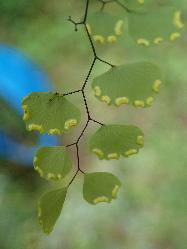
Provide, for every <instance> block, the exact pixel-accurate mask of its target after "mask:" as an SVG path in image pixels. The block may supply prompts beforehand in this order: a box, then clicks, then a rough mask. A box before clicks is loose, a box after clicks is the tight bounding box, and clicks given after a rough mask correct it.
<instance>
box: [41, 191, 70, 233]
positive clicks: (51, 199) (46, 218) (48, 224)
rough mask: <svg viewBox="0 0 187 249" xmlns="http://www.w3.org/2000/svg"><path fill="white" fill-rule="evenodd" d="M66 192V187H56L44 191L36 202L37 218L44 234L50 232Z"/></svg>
mask: <svg viewBox="0 0 187 249" xmlns="http://www.w3.org/2000/svg"><path fill="white" fill-rule="evenodd" d="M66 193H67V189H66V188H61V189H56V190H53V191H50V192H47V193H45V194H44V195H43V196H42V197H41V198H40V200H39V202H38V219H39V223H40V225H41V227H42V229H43V231H44V232H45V233H46V234H49V233H51V232H52V230H53V227H54V225H55V223H56V221H57V219H58V217H59V216H60V213H61V210H62V207H63V204H64V201H65V198H66Z"/></svg>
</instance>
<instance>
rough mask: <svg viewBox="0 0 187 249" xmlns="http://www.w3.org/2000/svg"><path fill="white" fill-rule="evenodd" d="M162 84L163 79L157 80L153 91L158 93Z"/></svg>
mask: <svg viewBox="0 0 187 249" xmlns="http://www.w3.org/2000/svg"><path fill="white" fill-rule="evenodd" d="M161 84H162V81H161V80H155V82H154V83H153V91H155V92H156V93H158V92H159V91H160V86H161Z"/></svg>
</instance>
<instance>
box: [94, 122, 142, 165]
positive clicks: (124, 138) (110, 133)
mask: <svg viewBox="0 0 187 249" xmlns="http://www.w3.org/2000/svg"><path fill="white" fill-rule="evenodd" d="M143 145H144V135H143V132H142V131H141V130H140V129H139V128H138V127H136V126H132V125H104V126H102V127H101V128H100V129H99V130H97V132H96V133H95V134H94V135H93V136H92V137H91V139H90V149H91V151H92V152H93V153H95V154H96V155H97V156H98V158H99V159H106V160H112V159H119V157H120V156H124V157H129V156H131V155H134V154H137V153H138V150H139V149H140V148H142V147H143Z"/></svg>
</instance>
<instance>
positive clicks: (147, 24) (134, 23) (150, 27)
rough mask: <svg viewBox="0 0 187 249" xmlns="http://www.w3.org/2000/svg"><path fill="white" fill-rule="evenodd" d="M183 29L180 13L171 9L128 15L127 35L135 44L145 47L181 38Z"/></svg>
mask: <svg viewBox="0 0 187 249" xmlns="http://www.w3.org/2000/svg"><path fill="white" fill-rule="evenodd" d="M183 27H184V24H183V22H182V19H181V11H180V10H177V9H175V8H173V7H167V8H165V7H164V8H160V9H159V10H154V11H149V12H147V13H143V14H142V13H131V14H129V34H130V35H131V36H132V37H133V39H134V40H135V41H136V43H137V44H139V45H143V46H146V47H148V46H149V45H157V44H160V43H161V42H163V41H165V40H166V41H174V40H175V39H177V38H178V37H180V36H181V30H182V28H183Z"/></svg>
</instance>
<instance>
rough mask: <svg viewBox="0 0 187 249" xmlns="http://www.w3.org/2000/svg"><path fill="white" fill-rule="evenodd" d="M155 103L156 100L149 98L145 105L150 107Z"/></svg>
mask: <svg viewBox="0 0 187 249" xmlns="http://www.w3.org/2000/svg"><path fill="white" fill-rule="evenodd" d="M153 101H154V98H153V97H149V98H147V99H146V101H145V103H146V105H148V106H152V104H153Z"/></svg>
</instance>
